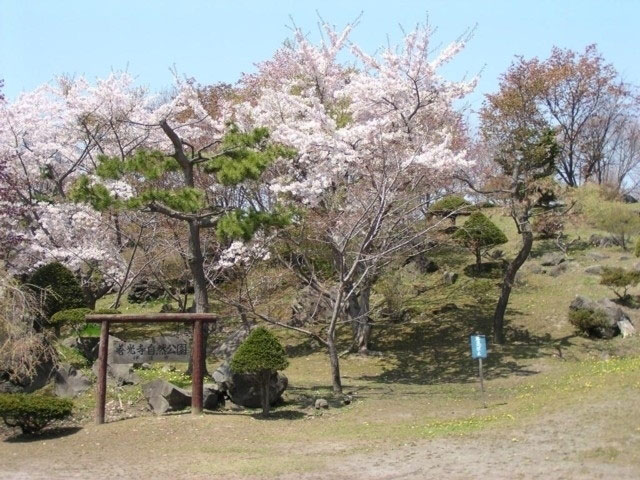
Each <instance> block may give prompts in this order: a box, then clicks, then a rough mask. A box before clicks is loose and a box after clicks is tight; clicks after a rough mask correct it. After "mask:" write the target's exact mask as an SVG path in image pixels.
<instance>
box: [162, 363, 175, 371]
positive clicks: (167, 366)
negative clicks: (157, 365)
mask: <svg viewBox="0 0 640 480" xmlns="http://www.w3.org/2000/svg"><path fill="white" fill-rule="evenodd" d="M162 371H163V372H165V373H169V372H175V371H176V367H175V365H165V366H164V367H162Z"/></svg>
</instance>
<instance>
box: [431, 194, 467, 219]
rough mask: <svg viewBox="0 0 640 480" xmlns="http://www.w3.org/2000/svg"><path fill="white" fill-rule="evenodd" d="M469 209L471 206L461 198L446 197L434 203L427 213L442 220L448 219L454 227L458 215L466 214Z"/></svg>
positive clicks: (455, 196) (454, 196)
mask: <svg viewBox="0 0 640 480" xmlns="http://www.w3.org/2000/svg"><path fill="white" fill-rule="evenodd" d="M469 207H471V204H470V203H469V202H467V201H466V200H465V199H464V198H462V197H461V196H459V195H447V196H446V197H443V198H441V199H440V200H438V201H437V202H436V203H434V204H433V205H432V206H431V208H430V209H429V212H431V213H432V214H433V215H437V216H439V217H442V218H445V217H449V218H450V219H451V222H453V224H454V225H455V224H456V218H457V217H458V215H460V214H462V213H466V212H468V211H469Z"/></svg>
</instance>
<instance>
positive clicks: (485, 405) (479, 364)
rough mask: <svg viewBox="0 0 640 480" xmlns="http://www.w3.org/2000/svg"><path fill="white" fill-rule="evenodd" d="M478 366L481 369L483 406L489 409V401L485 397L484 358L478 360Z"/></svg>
mask: <svg viewBox="0 0 640 480" xmlns="http://www.w3.org/2000/svg"><path fill="white" fill-rule="evenodd" d="M478 366H479V368H480V391H481V392H482V406H483V407H484V408H487V401H486V399H485V396H484V375H483V373H482V357H480V358H478Z"/></svg>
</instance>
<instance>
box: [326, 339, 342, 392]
mask: <svg viewBox="0 0 640 480" xmlns="http://www.w3.org/2000/svg"><path fill="white" fill-rule="evenodd" d="M327 344H328V348H329V363H330V364H331V386H332V388H333V393H342V380H340V359H339V358H338V349H337V347H336V339H335V332H334V333H333V334H332V335H328V336H327Z"/></svg>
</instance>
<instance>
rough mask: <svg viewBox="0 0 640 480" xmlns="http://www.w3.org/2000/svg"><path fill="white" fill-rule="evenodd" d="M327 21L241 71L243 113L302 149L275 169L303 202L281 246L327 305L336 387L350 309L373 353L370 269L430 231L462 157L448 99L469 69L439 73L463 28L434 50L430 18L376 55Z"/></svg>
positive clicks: (325, 335) (361, 343)
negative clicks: (245, 97)
mask: <svg viewBox="0 0 640 480" xmlns="http://www.w3.org/2000/svg"><path fill="white" fill-rule="evenodd" d="M322 29H323V34H324V35H323V40H322V41H321V42H320V43H319V44H314V43H312V42H311V41H310V40H309V39H308V38H307V37H306V36H305V35H304V34H303V32H302V31H301V30H300V29H295V31H294V33H295V38H294V42H292V43H290V44H288V45H286V46H285V47H283V48H282V49H280V50H279V51H278V52H276V54H275V55H274V57H273V58H272V59H271V60H269V61H267V62H264V63H263V64H261V65H260V66H259V71H258V73H257V74H255V75H252V76H249V77H247V78H245V80H244V83H245V85H246V86H247V88H249V89H253V90H254V92H255V95H253V96H254V97H255V101H253V102H250V103H247V104H246V108H245V114H244V116H241V115H240V114H239V116H238V119H239V120H238V121H239V122H240V123H242V122H246V123H248V124H257V125H262V126H265V127H267V128H269V130H270V131H271V133H272V138H273V139H274V140H275V141H277V142H280V143H282V144H285V145H288V146H291V147H292V148H294V149H295V150H296V151H297V152H298V155H297V156H296V157H295V158H293V159H281V160H279V161H277V162H275V164H274V166H273V168H272V169H271V172H272V180H271V192H272V193H273V194H274V195H276V196H277V197H278V198H279V199H280V200H281V201H283V202H285V203H289V204H293V205H296V206H298V207H299V208H302V209H303V210H302V213H301V214H300V215H298V216H297V217H296V218H295V221H294V224H293V225H292V227H291V228H290V229H284V230H283V232H282V234H281V235H280V239H282V240H283V241H284V243H285V245H287V248H284V249H282V250H281V251H280V255H279V258H280V260H281V261H282V262H283V263H284V264H285V265H287V266H288V267H289V268H290V269H291V270H292V271H295V273H296V275H297V276H298V278H300V279H301V281H303V282H304V283H305V284H306V285H308V286H309V287H310V288H311V289H312V290H313V291H315V292H316V294H317V295H318V297H319V299H322V300H323V301H327V302H328V303H329V304H330V305H331V308H330V310H331V311H332V314H331V316H330V318H327V319H326V323H325V325H324V328H323V330H324V331H323V332H322V333H321V334H320V335H318V334H317V333H314V335H315V336H316V337H321V338H322V343H323V344H324V345H325V346H326V347H327V349H328V352H329V356H330V360H331V367H332V382H333V388H334V390H335V391H338V392H339V391H341V388H342V387H341V381H340V373H339V365H338V351H337V346H336V329H337V327H338V326H339V325H340V324H341V323H342V322H343V321H344V319H345V318H346V319H347V321H348V322H349V323H351V326H352V329H353V334H354V336H353V338H354V347H355V349H356V351H358V352H361V353H367V351H368V349H369V341H370V338H371V328H372V323H371V318H370V306H369V297H370V293H371V288H372V286H373V284H374V283H375V280H376V279H377V277H378V275H379V274H380V271H381V269H382V268H383V267H384V266H385V265H387V264H388V263H389V262H390V261H391V259H392V258H394V256H395V255H398V254H400V253H402V252H403V251H404V250H406V249H410V248H412V247H413V245H414V244H415V242H416V240H417V239H421V238H424V236H425V235H426V234H427V233H428V231H429V230H430V228H431V227H429V226H428V225H427V224H426V222H425V221H424V213H423V212H424V207H425V202H426V200H425V198H428V193H430V192H432V193H433V192H436V191H437V190H438V188H439V187H440V186H441V185H442V184H443V183H444V182H445V181H446V180H447V179H448V178H450V174H451V172H452V171H453V170H455V169H456V168H459V167H460V166H461V165H463V164H465V152H464V148H463V146H464V125H463V123H462V122H461V120H460V114H459V113H458V112H456V111H455V109H454V108H453V102H454V101H455V100H458V99H460V98H462V97H464V96H465V95H466V94H467V93H468V92H470V91H471V89H472V88H473V86H474V80H470V81H461V82H450V81H447V80H445V79H444V78H442V76H440V75H439V74H438V73H437V72H438V69H439V68H440V67H441V66H442V65H444V64H445V63H447V62H448V61H450V60H451V59H452V58H453V57H454V56H455V55H456V54H457V53H458V52H459V51H460V50H461V49H462V48H463V47H464V44H465V42H466V40H467V39H468V35H465V36H463V37H461V38H460V39H458V40H457V41H456V42H454V43H452V44H451V45H449V46H448V47H446V48H444V49H442V51H440V53H439V54H437V55H436V56H435V57H433V58H431V55H430V52H431V49H432V48H433V47H432V45H431V44H430V38H431V34H432V30H431V29H430V27H428V26H426V25H425V26H418V27H417V28H416V29H415V30H414V31H412V32H409V33H408V34H406V35H405V37H404V39H403V42H402V43H401V44H400V45H399V46H398V47H387V48H385V49H383V50H382V52H381V53H380V54H379V55H376V56H371V55H368V54H367V53H365V52H364V51H363V50H362V49H360V48H359V47H358V46H357V45H355V44H353V43H351V42H350V41H349V34H350V32H351V29H352V25H348V26H347V27H346V28H345V29H344V30H342V31H337V30H336V29H334V28H333V27H332V26H330V25H329V24H326V23H323V24H322ZM346 51H348V52H350V53H351V56H350V57H348V56H347V55H346ZM301 234H302V235H304V236H305V238H304V241H305V242H311V243H312V245H315V247H312V248H310V249H309V250H308V251H309V252H310V254H309V255H305V250H304V249H300V248H299V247H300V235H301ZM320 250H326V251H329V252H330V253H329V258H330V264H331V267H332V272H331V274H330V275H328V276H326V275H325V276H323V275H321V274H320V273H319V272H318V271H317V268H316V265H315V263H314V261H313V258H312V256H313V255H314V252H315V253H317V252H318V251H320Z"/></svg>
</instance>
